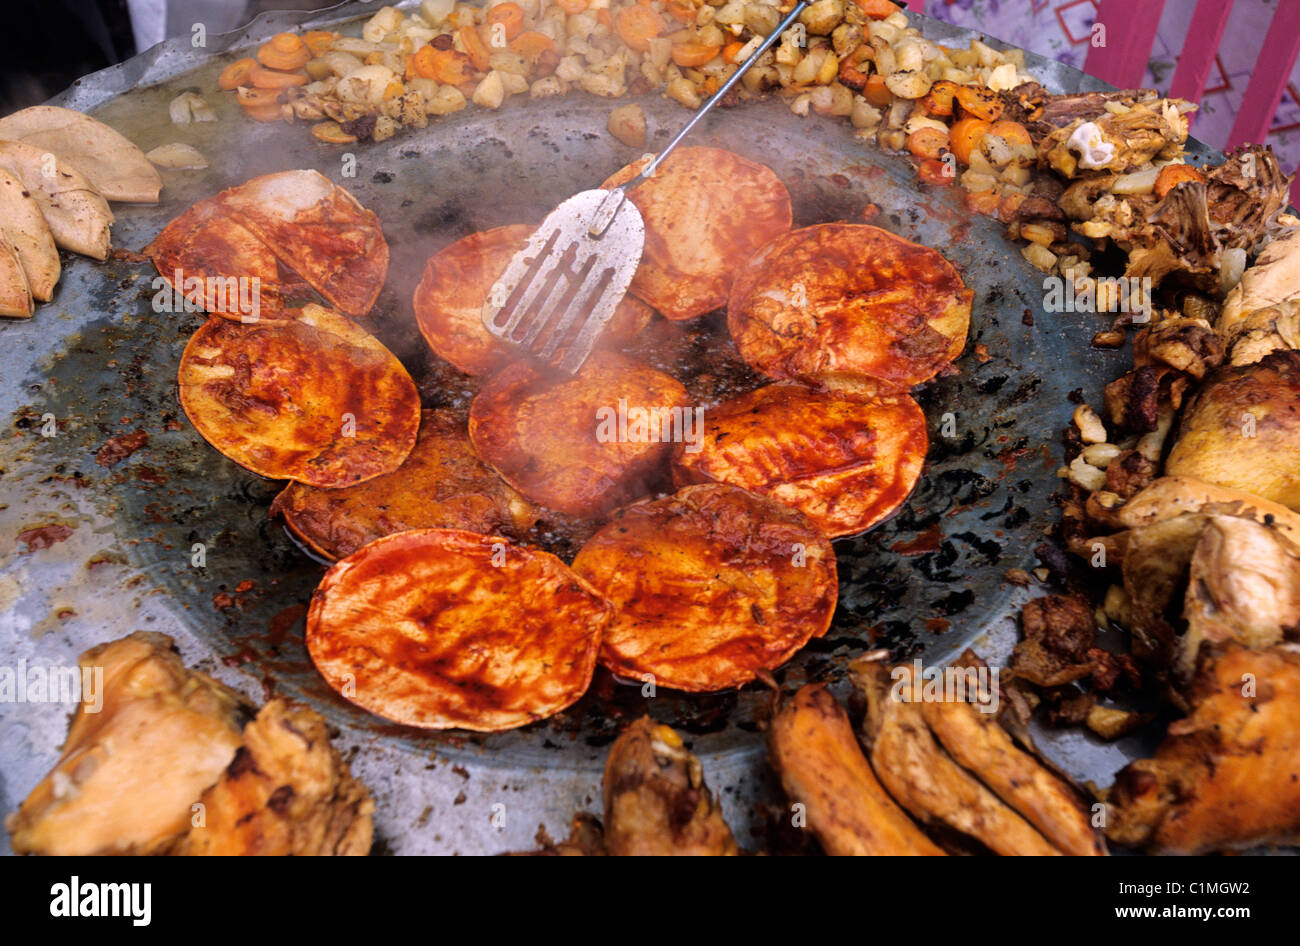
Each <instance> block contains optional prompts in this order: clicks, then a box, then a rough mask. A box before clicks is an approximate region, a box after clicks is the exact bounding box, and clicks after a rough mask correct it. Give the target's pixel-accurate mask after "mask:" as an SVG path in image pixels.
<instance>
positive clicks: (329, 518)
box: [271, 410, 537, 559]
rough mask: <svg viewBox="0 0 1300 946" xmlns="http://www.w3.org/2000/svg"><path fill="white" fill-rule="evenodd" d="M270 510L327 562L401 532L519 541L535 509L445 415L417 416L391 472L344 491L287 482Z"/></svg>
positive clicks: (462, 428) (458, 422) (450, 414)
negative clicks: (413, 433) (405, 450)
mask: <svg viewBox="0 0 1300 946" xmlns="http://www.w3.org/2000/svg"><path fill="white" fill-rule="evenodd" d="M271 512H272V513H277V512H278V513H280V514H282V515H283V516H284V521H285V523H286V524H287V525H288V526H289V528H290V529H291V530H292V531H293V533H294V534H295V535H296V536H298V538H299V539H301V540H302V541H303V542H304V543H306V544H307V546H308V547H310V548H311V549H312V550H313V551H314V552H316V553H317V554H319V555H323V556H325V557H326V558H331V559H339V558H343V557H344V556H346V555H351V554H352V553H353V552H355V551H356V550H357V549H359V548H361V546H363V545H365V544H366V543H367V542H372V541H374V540H375V539H377V538H379V537H380V536H385V535H391V534H392V533H394V532H401V531H403V530H405V529H432V528H438V529H464V530H465V531H467V532H484V533H506V534H511V535H514V536H516V537H518V536H520V535H522V533H523V532H525V531H526V530H527V529H528V527H529V526H531V525H532V524H533V522H534V521H536V519H537V508H536V507H535V506H533V504H532V503H530V502H528V500H526V499H524V498H523V497H522V496H520V495H519V494H518V493H516V492H515V491H514V490H513V489H511V488H510V486H509V485H507V484H506V483H505V482H504V481H503V480H502V479H501V477H499V476H497V474H496V473H495V472H494V471H493V470H492V469H491V468H490V467H488V466H486V465H485V464H484V463H483V462H482V461H481V460H479V458H478V457H477V456H476V455H475V453H474V447H473V446H472V445H471V444H470V442H469V434H468V433H466V431H465V423H464V421H462V420H461V419H460V418H459V417H457V416H456V414H455V413H454V412H452V411H445V410H439V411H425V412H424V414H423V417H422V419H421V422H420V434H419V438H418V439H417V440H416V441H415V449H413V450H412V451H411V455H410V456H408V457H407V458H406V462H405V463H403V464H402V465H401V466H399V467H398V468H397V469H396V470H394V471H393V472H392V473H389V474H387V475H385V476H377V477H375V478H374V479H373V480H369V481H367V482H365V483H362V484H361V485H359V486H350V487H347V488H346V489H320V488H317V487H314V486H304V485H303V484H301V483H290V484H289V485H288V486H287V487H285V489H284V492H282V493H281V494H280V495H279V496H277V497H276V498H275V502H273V503H272V504H271Z"/></svg>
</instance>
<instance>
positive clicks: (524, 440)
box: [469, 351, 689, 517]
mask: <svg viewBox="0 0 1300 946" xmlns="http://www.w3.org/2000/svg"><path fill="white" fill-rule="evenodd" d="M687 403H688V396H687V393H686V388H684V387H682V385H681V384H679V383H678V382H677V381H676V380H674V379H673V378H671V377H669V376H668V375H666V374H664V373H663V372H660V371H655V370H654V369H653V368H650V367H649V366H647V365H644V364H642V363H640V362H638V361H635V360H633V359H631V358H628V357H626V356H624V355H619V354H616V353H614V352H600V351H598V352H593V353H592V355H591V357H590V358H588V359H587V363H586V364H585V365H583V366H582V368H581V370H580V371H579V372H578V373H577V374H576V375H572V376H570V375H563V374H556V373H552V372H546V371H544V370H542V369H540V368H537V367H535V366H534V365H533V364H532V363H530V362H522V361H521V362H516V363H514V364H512V365H509V366H508V367H506V368H505V369H504V370H502V371H501V372H500V373H499V374H497V375H495V376H493V378H492V379H491V380H490V381H488V382H487V384H485V385H483V388H482V389H481V390H480V391H479V393H478V396H477V397H475V398H474V402H473V404H472V405H471V406H470V412H469V436H470V439H471V440H472V441H473V442H474V450H475V451H476V452H477V453H478V455H479V456H480V457H481V458H482V459H483V460H484V462H486V463H489V464H491V465H492V467H493V468H494V469H495V470H496V471H497V472H498V473H500V474H501V476H502V478H503V479H504V480H505V481H506V482H507V483H509V484H510V485H511V486H513V487H514V488H515V489H517V490H519V492H521V493H523V494H524V495H525V496H527V497H528V498H529V499H531V500H532V501H533V502H536V503H541V504H542V505H543V506H547V507H549V508H551V509H554V510H557V511H559V512H563V513H567V514H568V515H572V516H588V517H594V516H599V515H601V514H603V513H605V512H608V511H609V510H610V509H613V508H614V507H616V506H620V505H622V504H623V503H626V502H629V501H630V500H633V499H636V498H637V497H638V496H644V495H645V494H646V493H647V492H649V491H650V488H651V487H652V486H653V485H655V484H656V483H658V482H659V480H660V479H662V478H663V477H664V474H665V473H666V471H667V466H668V458H669V454H670V453H671V451H672V443H671V439H672V437H673V436H674V430H675V428H674V427H673V421H672V418H673V417H674V416H675V417H676V418H677V424H678V425H679V426H680V424H681V423H682V422H683V421H684V419H685V416H686V412H688V410H689V409H688V408H687ZM620 412H621V413H622V414H623V415H624V416H625V417H626V419H627V421H628V422H627V423H626V424H622V423H620ZM634 412H639V413H638V415H637V416H638V417H642V415H644V416H643V417H642V419H643V420H644V423H641V424H636V423H634V420H635V418H634V417H633V414H634ZM659 420H662V421H663V423H660V422H659Z"/></svg>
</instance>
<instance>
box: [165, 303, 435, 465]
mask: <svg viewBox="0 0 1300 946" xmlns="http://www.w3.org/2000/svg"><path fill="white" fill-rule="evenodd" d="M292 314H293V315H294V317H293V318H290V319H286V320H284V321H277V322H267V323H257V324H253V325H237V324H235V323H234V322H228V321H226V320H225V319H222V318H218V317H213V318H210V319H208V321H207V322H205V323H204V324H203V325H202V327H200V328H199V330H198V331H197V332H195V333H194V335H193V337H192V338H191V339H190V341H189V344H188V345H186V346H185V353H184V355H182V356H181V366H180V372H179V374H178V381H179V383H180V399H181V406H182V407H184V408H185V413H186V414H187V415H188V416H189V419H190V422H191V423H192V424H194V427H195V429H197V430H198V432H199V433H200V434H202V435H203V438H204V439H205V440H207V441H208V443H210V444H212V446H213V447H215V448H216V449H217V450H219V451H220V452H221V453H222V454H224V455H225V456H226V457H228V458H229V459H231V460H233V461H235V462H236V463H238V464H239V465H241V466H243V467H246V468H247V469H249V470H252V471H253V472H254V473H259V474H261V475H262V476H269V477H272V478H274V479H290V480H297V481H298V482H301V483H307V484H309V485H311V486H322V487H340V486H353V485H355V484H357V483H361V482H364V481H365V480H368V479H373V478H374V477H376V476H382V475H383V474H385V473H391V472H392V471H393V470H395V469H397V468H398V467H399V466H401V464H402V461H404V460H405V459H406V457H407V455H408V454H409V453H410V452H411V448H412V447H414V446H415V438H416V432H417V430H418V429H419V425H420V399H419V395H418V393H417V392H416V390H415V383H414V382H413V381H412V380H411V377H410V375H408V374H407V373H406V369H405V368H403V367H402V364H401V362H399V361H398V360H397V359H396V358H395V357H393V355H392V353H391V352H389V351H388V349H387V348H385V347H384V346H383V345H382V344H380V343H379V341H378V340H377V339H375V338H374V337H372V336H371V335H369V334H367V333H366V332H364V331H363V330H362V329H361V328H359V327H358V326H357V325H356V324H355V323H353V322H351V321H350V320H348V319H345V318H344V317H343V316H341V315H338V314H337V313H334V312H331V311H329V310H328V309H323V308H321V307H320V306H315V305H308V306H305V307H304V308H302V309H301V310H297V311H296V312H294V313H292Z"/></svg>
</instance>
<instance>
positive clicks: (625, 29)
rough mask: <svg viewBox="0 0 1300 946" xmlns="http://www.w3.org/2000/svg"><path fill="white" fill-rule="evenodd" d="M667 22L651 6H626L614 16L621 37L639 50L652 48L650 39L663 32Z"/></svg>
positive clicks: (615, 25)
mask: <svg viewBox="0 0 1300 946" xmlns="http://www.w3.org/2000/svg"><path fill="white" fill-rule="evenodd" d="M666 26H667V24H665V23H664V21H663V17H661V16H660V15H659V14H658V13H656V12H655V11H654V10H653V9H651V8H650V7H645V6H635V7H624V8H623V9H621V10H619V11H618V13H617V14H616V15H615V17H614V31H615V32H616V33H618V36H619V39H621V40H623V42H625V43H627V45H628V46H630V47H632V48H633V49H635V50H636V51H637V52H642V53H643V52H645V51H646V50H647V49H649V48H650V40H652V39H654V38H655V37H657V36H658V35H659V34H660V33H662V32H663V31H664V29H665V27H666Z"/></svg>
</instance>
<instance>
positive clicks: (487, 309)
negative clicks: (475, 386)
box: [483, 0, 809, 374]
mask: <svg viewBox="0 0 1300 946" xmlns="http://www.w3.org/2000/svg"><path fill="white" fill-rule="evenodd" d="M808 3H809V0H799V2H798V3H797V4H796V5H795V7H794V9H793V10H791V11H790V12H789V14H787V15H786V17H785V19H784V20H782V21H781V22H780V23H779V24H777V26H776V28H775V29H774V30H772V32H771V33H769V34H768V35H767V38H766V39H764V40H763V42H762V43H761V44H760V45H759V46H758V48H756V49H755V50H754V51H753V52H752V53H750V55H749V56H748V58H746V59H745V61H744V62H742V63H741V64H740V68H739V69H737V70H736V71H735V72H734V73H732V75H731V77H730V78H729V79H727V81H726V82H724V83H723V85H722V88H720V89H718V91H717V92H715V93H713V95H712V96H710V97H709V100H708V101H707V102H705V103H704V105H703V106H701V107H700V110H699V111H697V112H696V113H695V115H694V116H693V117H692V118H691V120H690V121H689V122H687V123H686V127H685V128H683V129H682V130H681V131H680V132H678V133H677V137H676V138H674V139H673V140H672V141H670V142H669V143H668V145H667V147H665V148H664V149H663V151H661V152H659V154H658V156H656V157H655V158H654V159H653V160H652V161H650V163H649V164H647V165H646V166H645V168H644V169H642V171H641V173H640V174H638V175H637V176H636V177H634V178H632V179H631V180H630V181H628V182H627V183H625V184H621V185H619V186H618V187H615V188H613V189H612V190H589V191H582V192H581V193H579V194H574V195H573V196H572V197H570V198H569V199H568V200H566V201H565V202H564V203H562V204H560V206H558V207H556V208H555V209H554V210H552V211H551V212H550V214H549V215H548V216H547V217H546V219H545V220H543V221H542V225H541V226H540V227H538V228H537V231H536V232H535V233H534V234H533V235H532V236H531V237H529V239H528V245H527V246H525V247H524V248H523V249H522V250H520V251H519V252H518V253H516V254H515V255H514V257H513V258H512V259H511V260H510V265H509V266H507V267H506V271H505V272H504V273H503V274H502V275H501V278H500V279H498V280H497V282H496V284H495V285H494V286H493V287H492V291H491V293H490V294H489V296H488V299H487V301H486V302H485V303H484V304H483V324H484V325H485V326H486V327H487V330H488V331H489V332H491V333H492V334H493V335H494V336H495V337H497V338H499V339H501V340H502V341H504V342H508V343H510V344H512V345H516V346H518V347H520V348H522V349H524V350H525V351H526V352H528V353H529V354H531V355H533V356H534V357H535V358H538V359H539V360H541V361H544V362H546V363H548V364H550V365H551V366H553V367H556V368H559V369H560V370H562V371H567V372H568V373H569V374H573V373H575V372H576V371H577V370H578V369H579V368H581V367H582V365H583V363H584V362H585V361H586V360H587V356H588V355H590V354H591V350H592V347H593V346H594V345H595V344H596V339H597V338H598V337H599V336H600V333H601V332H602V331H603V330H604V328H605V326H606V325H607V324H608V323H609V320H610V319H611V318H612V317H613V315H614V309H615V308H616V307H617V306H618V303H619V301H620V300H621V299H622V298H623V296H624V294H625V293H626V292H627V287H628V284H629V283H631V281H632V275H633V273H635V272H636V267H637V264H638V263H639V262H640V261H641V250H642V249H643V248H644V246H645V224H644V223H643V222H642V220H641V212H640V211H639V210H637V208H636V205H635V204H634V203H632V201H630V200H628V199H627V192H628V191H630V190H631V189H632V188H634V187H636V186H637V185H638V184H640V183H641V182H642V181H644V180H646V179H647V178H649V177H650V176H651V175H652V174H654V172H655V169H656V168H657V167H659V165H660V164H661V163H663V160H664V159H665V158H666V157H668V155H669V154H670V153H671V152H672V150H673V149H674V148H676V147H677V145H678V144H680V143H681V141H682V139H683V138H685V137H686V136H687V134H689V133H690V130H691V129H692V128H694V127H695V125H696V124H697V123H698V122H699V121H700V119H702V118H703V117H704V116H705V115H706V114H707V113H708V112H709V111H710V109H712V108H713V106H714V105H716V104H717V103H718V101H719V100H720V99H721V98H722V97H723V96H724V95H726V94H727V92H729V91H730V90H731V87H732V86H734V85H735V84H736V83H737V82H739V81H740V77H741V76H743V75H744V74H745V73H746V72H747V71H748V70H749V67H750V66H752V65H753V64H754V62H755V61H756V60H757V59H758V57H759V56H761V55H762V54H763V53H764V52H765V51H766V50H767V49H768V48H769V47H771V46H772V45H773V44H774V43H776V42H777V41H778V40H780V38H781V34H782V33H784V32H785V31H786V29H788V28H789V27H790V25H791V24H792V23H794V21H795V20H796V19H797V18H798V17H799V14H800V13H802V12H803V11H804V9H805V8H806V7H807V6H808Z"/></svg>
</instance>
